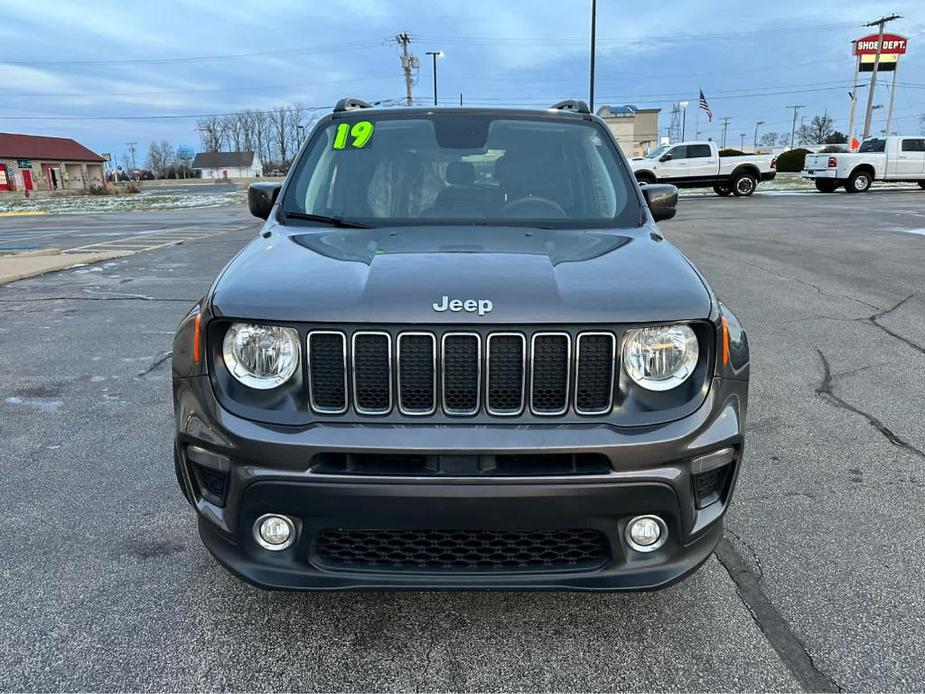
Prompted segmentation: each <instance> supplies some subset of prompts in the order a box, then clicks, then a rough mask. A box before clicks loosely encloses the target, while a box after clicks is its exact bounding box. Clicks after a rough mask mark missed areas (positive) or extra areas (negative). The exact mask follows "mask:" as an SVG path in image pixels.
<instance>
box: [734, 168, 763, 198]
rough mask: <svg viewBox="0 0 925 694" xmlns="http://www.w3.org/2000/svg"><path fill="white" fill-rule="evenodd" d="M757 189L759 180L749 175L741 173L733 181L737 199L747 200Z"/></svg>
mask: <svg viewBox="0 0 925 694" xmlns="http://www.w3.org/2000/svg"><path fill="white" fill-rule="evenodd" d="M757 187H758V179H757V178H755V177H754V176H753V175H752V174H749V173H741V174H739V175H738V176H736V177H735V178H734V179H732V192H733V194H734V195H735V196H736V197H737V198H743V197H745V198H747V197H748V196H749V195H751V194H752V193H754V192H755V188H757Z"/></svg>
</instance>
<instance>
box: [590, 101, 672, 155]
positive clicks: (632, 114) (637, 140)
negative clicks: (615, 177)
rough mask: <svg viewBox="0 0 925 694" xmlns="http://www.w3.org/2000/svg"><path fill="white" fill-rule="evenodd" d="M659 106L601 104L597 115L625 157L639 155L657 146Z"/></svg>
mask: <svg viewBox="0 0 925 694" xmlns="http://www.w3.org/2000/svg"><path fill="white" fill-rule="evenodd" d="M659 111H661V109H660V108H636V107H635V106H629V105H627V106H601V107H600V108H599V109H598V110H597V115H598V116H600V117H601V118H603V119H604V122H605V123H607V127H608V128H610V132H612V133H613V135H614V137H615V138H617V142H619V143H620V149H622V150H623V153H624V154H625V155H626V156H627V157H630V158H632V157H641V156H642V155H643V154H645V153H646V152H647V151H648V150H650V149H652V148H654V147H658V114H659Z"/></svg>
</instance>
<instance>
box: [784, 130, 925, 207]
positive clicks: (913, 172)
mask: <svg viewBox="0 0 925 694" xmlns="http://www.w3.org/2000/svg"><path fill="white" fill-rule="evenodd" d="M802 175H803V178H809V179H812V180H814V181H815V182H816V189H817V190H819V191H820V192H822V193H833V192H835V189H836V188H838V187H839V186H844V187H845V190H846V191H847V192H849V193H863V192H864V191H866V190H868V189H869V188H870V184H871V183H873V182H874V181H908V182H910V183H911V182H913V181H915V182H916V183H918V184H919V185H920V186H921V187H922V188H925V137H922V136H914V135H913V136H911V137H906V136H902V135H891V136H889V137H872V138H870V139H868V140H864V142H862V143H861V146H860V147H859V148H858V151H857V152H853V153H848V152H836V153H822V154H807V155H806V162H805V163H804V164H803V174H802Z"/></svg>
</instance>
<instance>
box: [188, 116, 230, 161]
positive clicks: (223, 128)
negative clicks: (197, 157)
mask: <svg viewBox="0 0 925 694" xmlns="http://www.w3.org/2000/svg"><path fill="white" fill-rule="evenodd" d="M196 129H197V130H198V131H199V141H200V142H201V143H202V150H203V151H204V152H221V151H222V150H223V149H224V147H225V141H226V140H227V136H228V131H227V125H226V123H225V119H224V118H222V117H220V116H206V117H205V118H200V119H199V120H198V121H196Z"/></svg>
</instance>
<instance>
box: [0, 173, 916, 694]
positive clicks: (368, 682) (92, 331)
mask: <svg viewBox="0 0 925 694" xmlns="http://www.w3.org/2000/svg"><path fill="white" fill-rule="evenodd" d="M197 213H198V212H197ZM208 213H209V214H210V215H214V217H211V219H212V223H214V224H216V225H221V224H222V221H221V219H222V217H223V216H224V217H226V223H225V225H226V228H229V229H231V228H238V227H240V226H242V220H243V219H244V214H246V212H244V211H243V210H242V208H238V207H230V208H216V209H212V210H209V211H208ZM184 214H189V215H192V214H193V213H192V212H186V213H179V214H177V215H176V217H177V218H178V219H181V218H182V216H183V215H184ZM110 217H111V219H109V218H107V221H106V224H114V225H118V224H120V223H123V221H124V222H125V223H126V224H127V223H128V221H131V223H132V224H135V223H138V224H139V225H140V226H145V225H144V219H145V218H144V216H142V215H139V216H138V218H137V219H136V218H134V217H133V219H132V220H119V219H118V218H117V216H116V215H111V216H110ZM147 219H149V220H151V225H152V226H156V224H159V223H161V222H160V221H157V220H155V219H153V218H152V217H147ZM46 221H49V222H50V221H52V220H46ZM54 221H60V220H54ZM18 224H20V225H21V226H20V227H18V228H20V229H28V228H31V225H32V224H33V222H32V221H26V222H23V221H22V220H19V222H18ZM68 224H70V225H72V226H73V227H74V228H75V229H80V228H82V225H86V228H87V230H94V229H98V228H99V227H98V226H97V225H98V224H99V222H98V221H97V220H96V219H95V218H91V219H86V220H84V218H81V217H69V218H68ZM257 226H258V225H257V224H256V223H254V224H252V225H251V228H249V229H244V230H238V231H230V232H228V233H224V234H221V235H217V236H211V237H208V238H202V239H199V240H192V241H189V242H186V243H184V244H183V245H181V246H174V247H170V248H164V249H160V250H156V251H151V252H147V253H142V254H138V255H135V256H131V257H128V258H123V259H119V260H117V261H113V262H111V263H106V264H98V265H93V266H87V267H83V268H78V269H74V270H68V271H64V272H59V273H54V274H49V275H46V276H44V277H40V278H35V279H31V280H25V281H22V282H17V283H14V284H10V285H6V286H4V287H0V440H2V448H0V479H2V484H0V548H2V549H0V556H2V565H0V689H3V690H190V689H235V690H257V689H259V690H267V689H286V690H314V691H317V690H330V691H344V690H371V689H376V690H402V691H411V690H472V689H477V690H493V691H501V690H511V691H514V690H518V691H525V690H615V689H621V690H717V691H726V690H757V689H762V690H795V689H812V690H821V689H829V690H836V689H839V688H841V689H845V690H921V689H922V688H923V687H925V591H923V590H922V581H923V576H925V557H923V553H922V551H921V547H922V546H923V544H925V505H923V503H922V501H923V493H925V425H923V424H922V416H921V410H922V403H923V398H925V370H923V366H925V321H923V320H922V316H923V309H925V271H923V268H925V235H923V234H925V191H913V192H873V193H870V194H868V195H857V196H849V195H844V194H835V195H821V194H818V195H816V194H813V195H802V196H770V195H765V196H762V195H756V196H754V197H753V198H750V199H719V198H702V199H700V198H698V199H684V200H682V201H681V204H680V207H679V213H678V216H677V217H676V218H675V219H674V220H671V221H669V222H664V223H663V224H662V225H661V226H662V230H663V231H664V233H665V235H666V236H667V237H668V238H669V239H670V240H671V241H672V242H674V243H675V244H676V245H678V246H679V247H680V248H681V249H682V250H683V251H684V252H685V253H687V254H688V255H689V256H690V257H691V259H692V260H693V261H694V262H695V263H696V264H697V265H698V267H699V268H700V269H701V270H702V271H703V273H704V274H705V275H706V277H707V278H708V280H709V281H710V282H711V284H712V285H713V287H714V289H715V290H716V292H717V294H718V295H719V296H720V298H722V299H723V300H724V301H726V302H727V303H728V304H729V305H730V306H731V308H732V309H733V311H734V312H735V313H736V314H737V315H738V317H739V318H740V319H741V321H742V322H743V323H744V324H745V325H746V327H747V328H748V331H749V338H750V343H751V347H752V357H753V366H752V386H751V388H752V390H751V397H750V411H749V422H748V438H747V452H746V461H745V465H744V468H743V470H742V474H741V477H740V481H739V486H738V490H737V497H736V498H735V500H734V502H733V506H732V509H731V511H730V514H729V516H728V517H727V521H726V527H727V535H726V540H725V541H724V542H723V543H722V544H721V546H720V550H719V552H718V554H717V556H716V557H714V558H711V559H710V560H709V561H708V562H707V564H705V565H704V567H703V568H702V569H701V570H700V571H699V572H698V573H697V574H695V575H694V576H692V577H691V578H690V579H688V580H687V581H685V582H683V583H681V584H678V585H675V586H673V587H671V588H669V589H667V590H664V591H661V592H656V593H646V594H604V595H601V594H591V595H589V594H578V593H570V594H564V593H556V594H549V593H418V592H413V593H352V594H351V593H335V594H287V593H268V592H263V591H260V590H258V589H255V588H252V587H250V586H248V585H245V584H243V583H240V582H239V581H238V580H236V579H234V578H232V577H231V576H229V575H228V574H227V573H226V572H225V571H224V570H223V569H221V568H220V567H218V565H217V564H216V563H215V562H214V561H213V560H212V559H211V558H210V556H209V555H208V553H207V552H206V550H205V549H204V548H203V547H202V546H201V545H200V542H199V539H198V537H197V535H196V531H195V527H194V518H193V514H192V512H191V511H190V509H189V507H188V506H187V505H186V503H185V502H184V501H183V500H182V498H181V496H180V494H179V492H178V490H177V489H176V482H175V480H174V478H173V471H172V468H171V465H172V461H171V453H170V451H171V448H170V446H171V437H172V417H171V410H170V382H169V380H170V379H169V375H170V374H169V351H170V349H171V337H172V333H173V330H174V328H175V326H176V323H177V322H178V320H179V319H180V317H181V316H182V315H183V314H184V313H185V312H186V310H187V309H188V308H189V306H190V305H191V304H192V303H193V302H194V301H195V300H196V299H197V298H198V297H199V296H200V295H202V294H203V293H204V292H205V291H206V289H207V288H208V285H209V283H210V281H211V279H212V277H214V275H215V274H216V273H217V272H218V270H219V269H220V268H221V266H222V265H223V264H224V263H225V262H226V261H227V259H228V258H230V257H231V256H232V255H233V254H234V253H235V252H236V251H237V249H238V248H239V247H240V246H241V245H242V244H243V243H245V242H246V240H247V239H248V238H249V237H250V236H251V235H252V234H253V233H254V231H255V230H256V229H257ZM7 228H8V225H4V227H3V228H2V229H0V242H2V239H3V234H4V233H5V232H6V230H7Z"/></svg>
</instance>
